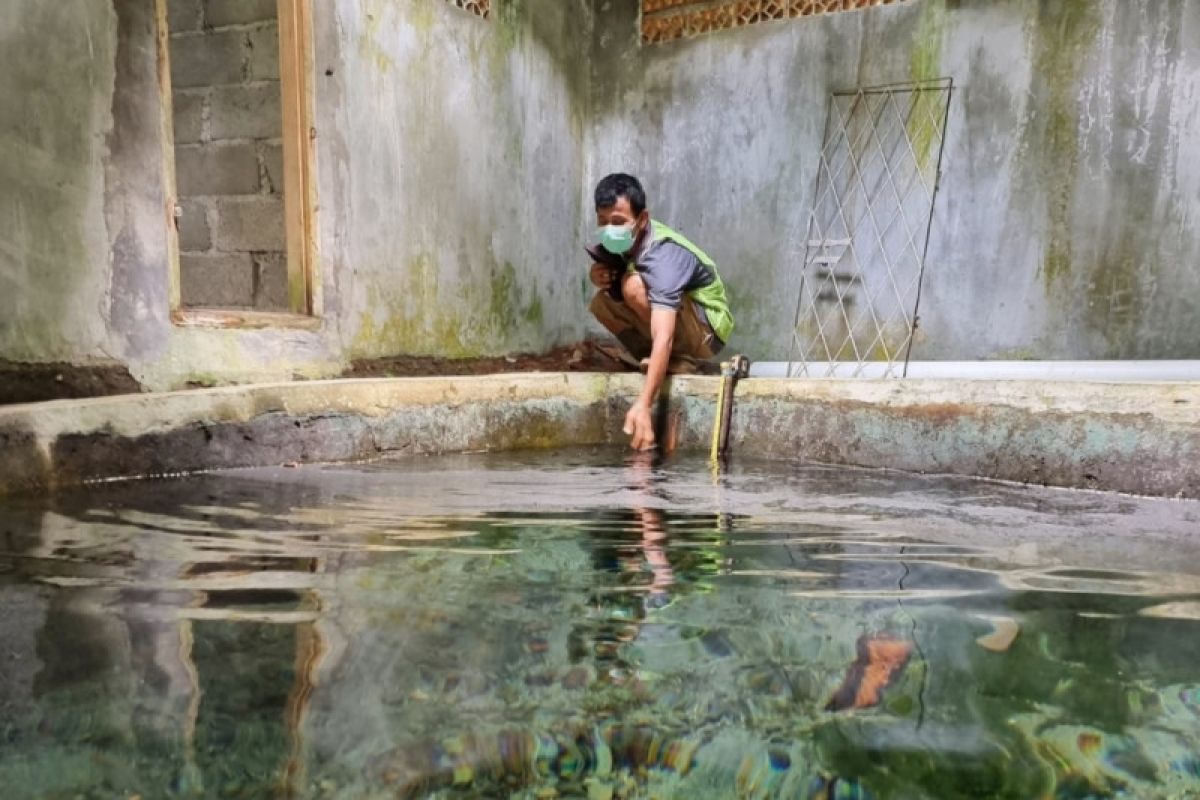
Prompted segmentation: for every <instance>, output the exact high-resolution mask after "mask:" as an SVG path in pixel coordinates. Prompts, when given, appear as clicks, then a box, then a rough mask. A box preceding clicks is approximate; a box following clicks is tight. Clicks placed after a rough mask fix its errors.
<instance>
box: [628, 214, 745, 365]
mask: <svg viewBox="0 0 1200 800" xmlns="http://www.w3.org/2000/svg"><path fill="white" fill-rule="evenodd" d="M661 239H666V240H667V241H668V242H674V243H675V244H677V245H679V246H680V247H682V248H683V249H684V250H687V251H688V252H689V253H691V254H692V255H694V256H695V257H696V259H697V260H698V261H699V262H700V263H701V264H703V265H704V266H705V267H707V268H708V271H709V272H711V273H712V275H713V282H712V283H710V284H709V285H708V286H702V287H701V288H699V289H693V290H692V291H690V292H688V293H687V296H688V297H690V298H692V300H693V301H694V302H695V303H696V304H697V305H699V306H700V307H701V308H703V309H704V315H705V316H706V317H708V324H709V325H711V326H712V329H713V333H715V334H717V337H718V338H719V339H720V340H721V341H722V342H725V343H728V342H729V334H731V333H733V314H731V313H730V311H729V299H728V297H726V295H725V282H724V281H722V280H721V276H720V274H719V273H718V272H717V265H716V263H715V262H714V261H713V260H712V259H711V258H709V257H708V255H707V254H705V252H704V251H703V250H701V249H700V248H699V247H696V245H694V244H692V243H691V242H689V241H688V240H687V239H686V238H684V236H683V234H681V233H677V232H676V231H673V230H671V229H670V228H668V227H667V226H666V225H663V224H662V223H661V222H658V221H657V220H650V241H648V242H646V244H645V247H649V246H650V245H651V244H652V243H653V242H657V241H659V240H661Z"/></svg>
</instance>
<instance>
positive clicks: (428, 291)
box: [351, 254, 544, 358]
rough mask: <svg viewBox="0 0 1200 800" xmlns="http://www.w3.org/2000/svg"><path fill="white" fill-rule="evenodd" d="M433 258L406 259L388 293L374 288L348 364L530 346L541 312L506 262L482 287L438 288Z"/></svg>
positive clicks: (471, 283) (466, 283) (467, 282)
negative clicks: (380, 357) (382, 357)
mask: <svg viewBox="0 0 1200 800" xmlns="http://www.w3.org/2000/svg"><path fill="white" fill-rule="evenodd" d="M438 269H439V265H438V263H437V262H436V261H435V260H434V258H433V256H432V255H429V254H423V255H420V256H418V257H416V258H414V259H412V260H411V261H410V262H409V263H408V265H407V267H406V268H405V269H404V270H403V272H402V277H401V278H400V279H399V280H398V281H397V282H396V284H395V285H394V286H390V287H388V288H386V289H381V288H378V287H373V288H372V289H370V290H369V291H368V295H367V302H366V308H365V309H364V311H363V312H362V314H361V316H360V317H359V325H358V331H357V332H356V334H355V336H354V340H353V343H352V344H351V354H352V356H355V357H361V356H373V355H395V354H398V353H406V354H432V355H439V356H446V357H450V358H469V357H472V356H480V355H486V354H490V353H497V352H506V351H510V350H513V349H519V348H520V347H522V346H528V344H529V343H531V342H533V341H536V339H537V337H538V335H539V334H540V331H541V325H542V322H543V314H544V311H543V307H542V301H541V298H540V297H539V296H538V294H537V290H536V287H535V286H533V285H532V284H523V283H522V282H521V281H520V278H519V276H518V272H517V268H516V266H515V265H513V264H512V263H509V262H504V263H494V264H491V265H490V266H489V269H488V274H487V279H486V280H485V281H477V280H473V279H472V278H470V277H469V276H468V277H466V278H464V280H463V281H462V282H461V283H456V284H455V286H454V287H453V288H448V287H442V285H441V284H440V282H439V278H438Z"/></svg>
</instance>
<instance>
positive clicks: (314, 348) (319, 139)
mask: <svg viewBox="0 0 1200 800" xmlns="http://www.w3.org/2000/svg"><path fill="white" fill-rule="evenodd" d="M209 5H210V6H213V5H220V6H223V7H224V6H228V7H230V8H234V9H235V10H236V9H237V8H244V7H245V5H246V4H240V3H239V4H228V3H216V4H214V3H211V2H210V3H209ZM9 6H11V7H6V10H5V14H4V17H3V19H2V20H0V43H2V44H3V45H4V52H5V62H6V63H7V62H9V61H12V62H13V63H12V66H11V67H10V68H9V69H6V70H4V71H2V72H0V112H2V113H0V120H2V122H0V143H2V147H0V180H2V183H3V185H4V186H5V191H3V192H0V225H2V228H0V288H3V291H0V358H7V359H10V360H13V361H30V362H42V361H70V362H80V361H83V360H87V359H97V360H99V359H109V360H112V361H115V362H118V363H120V364H123V365H128V368H129V370H130V372H131V373H132V374H133V375H134V377H136V378H137V379H138V380H140V381H141V382H142V383H143V384H144V385H146V386H147V387H149V388H155V389H162V388H169V387H176V386H182V385H184V384H187V383H213V382H227V381H253V380H272V379H290V378H292V377H294V376H297V375H303V376H315V375H332V374H337V373H338V372H339V371H340V370H341V369H342V368H343V367H344V366H345V364H346V363H347V361H348V360H349V359H350V358H354V357H369V356H376V355H386V354H395V353H401V352H402V353H416V354H440V355H472V354H485V353H486V354H495V353H503V352H511V351H518V350H524V349H541V348H544V347H547V346H550V345H553V344H557V343H559V342H560V341H561V340H566V339H571V338H577V337H578V336H579V335H581V334H582V331H583V323H582V320H581V317H580V309H581V308H582V304H583V290H582V283H581V280H582V273H583V270H582V268H581V266H580V264H579V263H578V260H577V259H572V258H570V256H569V255H565V254H574V253H576V252H578V249H579V247H580V243H581V241H582V239H581V223H580V220H581V218H582V217H581V215H582V211H581V203H582V195H581V192H580V190H579V187H580V185H581V183H582V180H583V177H582V176H583V165H584V159H583V152H582V146H583V139H584V130H585V121H586V119H587V116H588V115H587V94H588V93H587V81H588V73H587V67H586V58H584V57H581V52H586V47H581V45H580V42H581V41H582V42H586V41H588V37H589V35H590V6H589V4H588V2H587V0H565V2H564V1H563V0H507V1H506V2H504V3H502V4H501V3H498V4H497V7H496V8H495V9H494V10H493V12H492V16H491V19H489V20H483V19H481V18H479V17H477V16H475V15H473V14H470V13H468V12H465V11H462V10H459V9H457V8H455V7H454V6H453V5H451V4H449V3H445V2H442V1H441V0H401V1H400V2H396V1H395V0H361V2H360V1H359V0H336V2H319V3H313V28H314V36H315V42H314V48H315V52H314V64H313V68H314V69H313V73H314V74H313V82H314V87H313V90H314V97H315V109H316V110H315V117H314V120H313V128H314V131H315V135H316V149H317V177H316V181H317V186H316V195H317V201H318V209H317V226H318V230H317V244H318V251H319V252H318V258H317V263H316V273H317V285H316V287H315V295H316V305H317V310H318V315H319V317H320V325H319V327H318V329H316V330H308V329H287V328H283V329H278V328H276V329H265V330H220V329H206V328H182V327H178V326H175V325H173V324H172V323H171V321H170V316H169V315H170V306H169V296H170V293H169V287H170V283H169V280H170V278H169V269H168V261H169V257H168V244H167V233H166V232H167V225H168V224H170V222H169V217H170V209H169V208H168V203H167V199H166V197H167V195H166V191H165V188H164V177H163V176H164V170H163V164H164V163H165V156H164V153H167V152H169V150H170V147H171V143H170V142H165V141H163V135H162V116H163V104H162V101H161V98H160V93H159V88H158V71H157V70H158V64H157V55H156V45H155V34H156V27H155V18H154V0H110V2H99V3H97V2H85V0H68V1H67V2H62V3H42V2H34V0H19V2H16V3H15V4H11V3H10V4H9ZM239 63H241V62H239ZM210 122H211V119H210Z"/></svg>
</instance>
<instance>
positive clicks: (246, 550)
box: [0, 449, 1200, 798]
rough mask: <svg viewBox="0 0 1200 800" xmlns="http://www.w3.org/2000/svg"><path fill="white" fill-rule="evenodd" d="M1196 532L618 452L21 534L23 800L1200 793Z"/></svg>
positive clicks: (1024, 500) (74, 499) (313, 488)
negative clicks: (722, 469)
mask: <svg viewBox="0 0 1200 800" xmlns="http://www.w3.org/2000/svg"><path fill="white" fill-rule="evenodd" d="M1197 534H1200V504H1196V503H1186V502H1171V501H1157V500H1146V499H1138V498H1130V497H1122V496H1114V495H1100V494H1092V493H1080V492H1065V491H1048V490H1040V489H1030V488H1021V487H1013V486H1005V485H1000V484H995V483H984V482H978V481H969V480H961V479H935V478H922V477H915V476H908V475H900V474H889V473H881V472H868V471H858V470H848V469H831V468H821V467H799V466H796V465H789V464H782V463H778V462H758V463H755V462H740V463H738V464H736V465H735V466H733V467H732V468H731V469H729V470H728V471H727V472H725V473H724V474H722V475H720V476H719V477H714V475H713V474H712V473H711V471H710V470H709V468H708V466H707V465H706V464H705V463H704V462H703V461H702V460H699V459H697V460H690V459H687V458H680V459H676V460H673V461H668V462H665V463H653V462H650V461H646V460H641V459H637V458H631V457H629V456H628V455H626V454H625V453H624V452H621V451H617V450H611V449H598V450H576V451H569V452H561V453H554V454H538V453H531V454H504V455H502V456H501V455H483V454H480V455H466V456H447V457H426V458H413V459H406V460H397V461H391V462H384V463H375V464H369V465H354V466H345V465H343V466H324V467H316V466H308V467H301V468H296V469H285V468H278V469H246V470H230V471H225V472H220V473H214V474H208V475H198V476H193V477H189V478H184V479H179V480H173V481H154V482H142V483H127V484H116V485H110V486H96V487H91V488H89V489H87V490H85V491H79V492H75V493H71V494H65V495H61V496H58V497H56V498H54V499H49V500H39V501H32V500H27V501H8V502H7V503H6V504H4V505H0V535H2V537H3V538H2V542H3V546H2V547H0V608H3V613H2V614H0V786H3V787H5V788H4V791H3V794H4V796H5V797H8V798H13V797H17V798H24V797H39V798H41V797H51V798H59V797H61V798H77V797H83V798H92V797H96V798H101V797H103V798H109V797H120V798H133V797H140V798H157V797H277V796H278V797H305V798H307V797H316V798H321V797H396V796H413V797H447V798H450V797H454V798H458V797H508V796H515V797H588V798H611V797H639V798H640V797H664V798H665V797H679V798H707V797H712V798H725V797H763V798H766V797H789V798H790V797H799V798H817V797H819V798H825V797H831V798H832V797H875V798H893V797H895V798H922V797H930V798H943V797H1012V798H1033V797H1059V798H1085V797H1087V798H1090V797H1137V798H1153V797H1163V798H1166V797H1187V796H1194V795H1200V627H1198V623H1197V621H1196V620H1197V619H1198V618H1200V577H1198V576H1200V535H1197Z"/></svg>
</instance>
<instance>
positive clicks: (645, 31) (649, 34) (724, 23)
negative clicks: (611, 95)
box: [642, 0, 905, 44]
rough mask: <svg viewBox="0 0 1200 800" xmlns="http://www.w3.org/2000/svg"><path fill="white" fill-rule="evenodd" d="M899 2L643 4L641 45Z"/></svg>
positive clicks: (671, 0) (646, 0)
mask: <svg viewBox="0 0 1200 800" xmlns="http://www.w3.org/2000/svg"><path fill="white" fill-rule="evenodd" d="M901 2H905V0H642V42H643V43H645V44H654V43H656V42H669V41H672V40H674V39H683V38H686V37H689V36H699V35H700V34H704V33H711V32H712V31H720V30H725V29H726V28H740V27H743V26H745V25H753V24H754V23H756V22H768V21H770V20H779V19H791V18H795V17H811V16H814V15H816V14H831V13H833V12H836V11H857V10H859V9H862V8H870V7H872V6H886V5H891V4H892V3H901Z"/></svg>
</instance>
